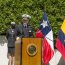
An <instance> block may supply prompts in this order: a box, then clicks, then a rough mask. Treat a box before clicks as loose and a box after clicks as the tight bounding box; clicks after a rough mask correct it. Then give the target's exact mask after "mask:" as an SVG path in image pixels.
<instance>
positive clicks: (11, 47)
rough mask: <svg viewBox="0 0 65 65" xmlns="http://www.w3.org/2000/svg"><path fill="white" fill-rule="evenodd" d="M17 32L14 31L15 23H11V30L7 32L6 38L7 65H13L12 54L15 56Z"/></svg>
mask: <svg viewBox="0 0 65 65" xmlns="http://www.w3.org/2000/svg"><path fill="white" fill-rule="evenodd" d="M16 36H17V31H16V29H15V22H11V28H10V29H9V30H7V33H6V38H7V40H8V45H7V46H8V58H9V62H8V65H14V54H15V41H16Z"/></svg>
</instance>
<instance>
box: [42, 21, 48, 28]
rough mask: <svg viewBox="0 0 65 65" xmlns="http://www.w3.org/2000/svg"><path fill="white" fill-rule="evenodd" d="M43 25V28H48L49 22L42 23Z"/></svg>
mask: <svg viewBox="0 0 65 65" xmlns="http://www.w3.org/2000/svg"><path fill="white" fill-rule="evenodd" d="M41 25H42V26H43V28H45V27H46V26H48V24H47V21H44V20H43V22H42V23H41Z"/></svg>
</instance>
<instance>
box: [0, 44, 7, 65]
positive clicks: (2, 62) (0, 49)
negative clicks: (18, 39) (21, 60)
mask: <svg viewBox="0 0 65 65" xmlns="http://www.w3.org/2000/svg"><path fill="white" fill-rule="evenodd" d="M0 65H8V59H7V43H5V44H4V46H1V44H0Z"/></svg>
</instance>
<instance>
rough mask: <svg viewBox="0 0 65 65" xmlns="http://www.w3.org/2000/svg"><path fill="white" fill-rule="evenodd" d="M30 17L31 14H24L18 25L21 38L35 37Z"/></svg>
mask: <svg viewBox="0 0 65 65" xmlns="http://www.w3.org/2000/svg"><path fill="white" fill-rule="evenodd" d="M30 18H31V16H30V15H27V14H23V15H22V22H21V24H20V25H19V26H18V34H19V37H20V38H23V37H25V38H27V37H33V32H32V27H31V26H30V25H29V19H30Z"/></svg>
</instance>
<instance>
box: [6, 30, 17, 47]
mask: <svg viewBox="0 0 65 65" xmlns="http://www.w3.org/2000/svg"><path fill="white" fill-rule="evenodd" d="M16 36H17V30H16V29H9V30H8V31H7V33H6V38H7V40H8V47H14V46H15V41H16Z"/></svg>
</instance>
